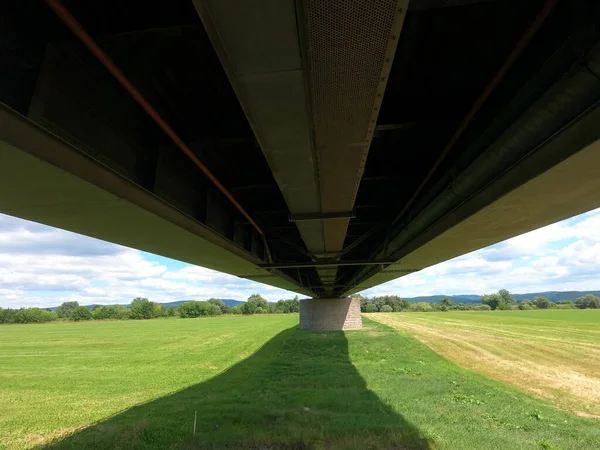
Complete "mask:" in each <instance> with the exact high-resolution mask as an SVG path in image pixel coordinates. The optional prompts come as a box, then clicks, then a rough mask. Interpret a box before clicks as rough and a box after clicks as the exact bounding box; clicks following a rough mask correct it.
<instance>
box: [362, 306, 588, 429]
mask: <svg viewBox="0 0 600 450" xmlns="http://www.w3.org/2000/svg"><path fill="white" fill-rule="evenodd" d="M519 313H521V314H522V316H521V317H519V316H515V315H514V314H511V315H503V314H504V313H502V312H489V313H487V312H486V313H473V312H451V313H422V314H419V313H404V314H402V313H400V314H399V313H376V314H367V316H368V317H369V318H371V319H373V320H376V321H378V322H381V323H383V324H385V325H388V326H391V327H393V328H396V329H400V330H403V331H405V332H407V333H408V334H409V335H410V336H413V337H415V338H417V339H418V340H420V341H421V342H423V343H424V344H425V345H427V346H428V347H430V348H431V349H432V350H434V351H436V352H437V353H439V354H441V355H443V356H445V357H447V358H449V359H450V360H452V361H454V362H456V363H458V364H460V365H462V366H463V367H466V368H469V369H472V370H476V371H478V372H481V373H483V374H485V375H487V376H489V377H491V378H494V379H496V380H500V381H503V382H505V383H510V384H513V385H515V386H518V387H520V388H522V389H525V390H527V391H529V392H532V393H534V394H535V395H537V396H539V397H542V398H545V399H548V400H550V401H552V402H553V403H554V404H555V405H557V406H559V407H561V408H565V409H568V410H570V411H572V412H574V413H576V414H578V415H584V416H588V417H595V418H600V336H599V335H598V328H599V324H600V311H564V314H563V315H562V316H560V319H561V320H557V319H556V317H557V316H556V313H557V311H552V315H550V314H548V315H545V313H546V312H545V311H523V312H519ZM583 315H585V317H583ZM548 317H552V318H548Z"/></svg>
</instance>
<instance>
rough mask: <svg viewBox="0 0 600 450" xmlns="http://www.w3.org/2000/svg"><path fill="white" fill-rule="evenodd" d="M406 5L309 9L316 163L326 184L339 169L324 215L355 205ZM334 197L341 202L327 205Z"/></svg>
mask: <svg viewBox="0 0 600 450" xmlns="http://www.w3.org/2000/svg"><path fill="white" fill-rule="evenodd" d="M407 5H408V1H402V0H401V1H397V0H377V1H373V0H329V1H324V0H307V1H306V2H305V14H306V21H307V23H306V30H307V41H308V48H307V51H306V53H307V59H308V71H309V83H310V91H311V101H312V114H313V123H314V136H315V143H316V147H317V158H318V159H319V162H320V163H321V162H324V163H325V164H324V165H323V166H324V167H326V168H327V170H328V173H323V171H322V170H321V171H320V172H321V173H320V178H321V179H324V178H325V177H331V176H332V174H331V173H330V172H331V166H332V162H333V163H334V164H333V165H335V166H337V167H336V168H335V169H336V170H335V172H336V177H335V178H336V179H338V181H339V182H336V183H335V185H337V186H339V189H329V190H325V191H326V192H324V193H323V194H324V195H323V208H324V209H332V208H335V209H337V208H341V209H344V208H346V209H347V208H351V207H352V205H353V203H354V197H355V194H356V189H357V187H358V183H359V181H360V176H361V175H362V170H363V168H364V163H365V160H366V156H367V152H368V149H369V145H370V142H371V137H372V135H373V130H374V127H375V122H376V120H377V115H378V112H379V107H380V104H381V100H382V99H383V94H384V90H385V85H386V82H387V76H388V74H389V70H390V68H391V64H392V59H393V57H394V52H395V49H396V42H397V41H398V38H399V34H400V29H401V25H402V20H403V17H404V14H405V12H406V6H407ZM350 161H351V163H350ZM347 162H348V163H350V164H347ZM342 180H344V181H342ZM342 190H343V191H342ZM348 190H349V192H348ZM336 191H337V192H336ZM328 195H330V196H333V197H335V201H333V202H328V198H327V196H328ZM328 203H330V205H329V207H328ZM340 203H345V205H341V204H340Z"/></svg>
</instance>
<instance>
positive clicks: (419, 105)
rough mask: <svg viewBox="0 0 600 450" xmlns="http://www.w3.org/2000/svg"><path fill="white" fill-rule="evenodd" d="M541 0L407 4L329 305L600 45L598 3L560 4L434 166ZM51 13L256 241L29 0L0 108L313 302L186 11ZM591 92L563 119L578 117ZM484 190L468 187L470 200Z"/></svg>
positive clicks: (12, 19) (176, 6) (115, 7)
mask: <svg viewBox="0 0 600 450" xmlns="http://www.w3.org/2000/svg"><path fill="white" fill-rule="evenodd" d="M545 3H546V2H545V1H542V0H530V1H525V2H524V1H522V0H496V1H462V2H460V1H457V2H447V1H445V2H442V1H421V2H419V1H418V0H413V2H412V3H411V5H410V6H409V9H408V12H407V14H406V17H405V20H404V24H403V28H402V33H401V35H400V37H399V41H398V46H397V50H396V55H395V58H394V60H393V66H392V70H391V73H390V75H389V79H388V80H387V88H386V92H385V95H384V98H383V103H382V105H381V108H380V111H379V118H378V120H377V124H376V128H375V135H374V138H373V140H372V144H371V148H370V150H369V154H368V158H367V162H366V168H365V171H364V175H363V178H362V181H361V183H360V187H359V190H358V195H357V199H356V204H355V214H354V215H355V217H353V218H352V219H351V220H350V225H349V227H348V234H347V236H346V239H345V244H344V245H345V250H343V251H342V255H341V256H340V257H339V258H338V259H339V261H341V262H342V263H345V264H348V265H343V266H341V267H340V268H339V270H338V272H337V280H336V282H335V286H336V287H335V294H336V295H342V294H343V293H345V292H347V291H349V290H351V288H352V287H354V286H356V285H357V284H358V283H359V282H361V281H362V280H365V279H367V278H369V277H370V276H372V275H373V274H374V273H376V272H377V271H379V270H381V269H382V267H383V266H363V265H361V263H363V262H369V261H370V262H372V261H373V260H376V259H394V258H398V257H401V256H402V255H403V254H405V253H406V251H407V250H406V249H407V248H409V247H410V245H411V243H413V244H414V242H416V240H415V239H417V237H418V236H420V235H421V234H422V232H424V231H425V230H427V229H429V228H430V227H431V226H432V225H433V224H435V223H437V222H438V221H439V220H440V219H441V218H442V217H443V216H444V215H445V214H447V213H448V211H451V210H453V208H455V207H456V205H449V204H448V205H445V206H440V210H439V213H438V215H437V216H435V215H432V216H431V219H429V221H423V223H422V224H420V225H418V226H420V227H422V230H421V229H419V230H416V231H415V234H414V236H415V237H414V238H411V239H408V240H407V241H406V242H404V241H403V242H402V243H398V242H399V241H398V242H397V241H395V239H396V238H397V237H398V236H399V235H400V233H401V232H402V230H404V229H406V227H407V226H408V225H409V224H411V223H412V221H413V219H414V218H416V217H418V216H419V214H420V213H421V212H422V211H424V210H425V209H426V208H427V207H429V206H431V205H432V204H434V202H435V199H436V198H439V197H440V195H441V193H442V192H443V191H444V190H445V189H447V188H448V186H449V184H450V183H452V180H454V179H455V178H456V177H458V176H460V175H461V174H464V173H467V171H468V170H471V169H470V168H471V167H472V165H473V163H474V162H475V161H478V158H480V157H482V155H485V152H486V151H487V149H489V148H490V146H491V145H492V144H493V143H494V142H495V141H496V140H497V139H498V138H499V136H501V135H502V133H503V132H505V131H506V130H507V129H508V128H509V126H510V125H511V124H512V123H513V122H514V121H515V120H517V119H518V118H519V117H520V116H521V115H522V114H523V113H524V112H525V111H528V109H529V108H531V107H532V105H534V103H535V102H536V101H537V100H538V99H540V98H541V97H542V96H543V94H544V93H545V92H546V91H548V90H549V89H550V88H551V87H552V86H554V85H556V83H557V82H559V81H560V80H562V79H564V78H565V77H568V74H570V73H575V72H576V71H577V70H579V69H580V68H581V67H582V65H585V64H586V57H587V55H588V52H589V49H591V48H592V47H593V45H594V44H596V42H597V41H598V39H599V35H598V29H599V28H598V6H597V2H595V1H583V0H581V1H579V0H578V1H566V0H564V1H561V2H559V3H558V5H557V6H556V7H555V8H554V10H553V11H552V12H551V13H550V15H549V16H548V18H547V19H546V20H545V22H544V23H543V25H542V26H541V28H540V29H539V31H538V32H537V33H535V35H534V36H533V38H532V39H531V40H530V41H529V42H528V43H527V45H526V46H525V49H524V51H523V53H522V54H521V55H520V57H519V58H517V59H516V61H515V62H514V64H513V65H512V67H511V68H510V69H509V70H508V71H507V73H506V76H505V77H504V78H503V79H502V81H501V82H500V83H499V84H498V86H497V87H496V88H495V89H494V90H493V92H491V93H490V95H489V97H488V98H487V99H486V101H485V102H484V103H483V105H482V107H481V109H480V110H479V112H478V113H477V114H476V115H475V117H474V118H473V120H472V121H471V122H470V124H469V125H468V126H467V128H466V129H465V132H464V133H463V134H462V136H461V138H460V139H458V140H457V142H456V143H455V144H454V145H453V146H452V148H450V149H449V150H448V151H447V152H445V153H444V156H443V158H442V159H440V158H441V155H442V154H443V152H444V148H445V146H446V144H447V143H448V142H449V140H450V139H451V137H452V135H453V134H454V133H455V132H456V130H457V129H458V127H459V125H460V124H461V121H462V120H463V118H464V117H465V115H466V114H467V113H468V112H469V110H470V109H471V108H472V106H473V104H474V103H475V102H476V100H477V99H478V97H479V96H480V95H481V94H482V92H483V91H484V90H485V88H486V86H487V85H488V83H489V82H490V80H491V79H492V78H493V77H494V75H495V74H496V73H497V72H498V70H499V69H500V67H501V66H502V64H503V62H504V61H505V59H506V58H507V56H508V55H509V54H510V52H511V51H512V50H513V49H514V48H515V46H516V45H517V44H518V42H519V41H520V39H521V37H522V36H523V34H524V33H525V31H526V30H527V29H528V27H529V26H530V25H531V23H532V22H533V21H534V19H535V18H536V16H537V15H538V13H539V12H540V11H541V10H542V8H543V6H544V4H545ZM63 4H64V5H65V6H66V7H67V8H68V9H69V11H70V12H71V13H72V14H73V16H75V17H76V18H77V19H78V20H79V21H80V22H81V24H82V25H83V27H84V28H85V29H86V30H87V31H88V32H89V33H90V35H91V36H92V37H93V38H94V39H95V40H96V41H97V42H98V44H99V45H100V46H101V47H102V49H103V50H104V51H105V52H106V53H107V54H108V55H109V57H110V58H111V59H112V60H113V61H114V62H115V63H116V64H117V66H119V67H120V68H121V69H122V70H123V72H124V73H125V74H126V75H127V77H129V78H130V80H131V81H132V82H133V83H134V84H135V85H136V86H137V88H138V89H139V91H140V92H141V93H142V94H143V95H144V96H145V97H146V98H147V100H148V101H149V102H150V103H151V104H152V105H153V106H154V107H155V108H156V109H157V110H158V112H159V113H160V114H161V115H162V116H163V118H164V119H165V120H166V121H167V122H168V123H169V124H170V125H171V127H172V128H173V129H174V130H175V132H176V133H177V134H178V135H179V137H180V138H181V139H182V140H183V141H184V142H185V143H186V144H187V145H188V146H189V148H190V149H191V150H192V151H193V152H194V154H195V155H196V156H197V157H198V158H199V159H200V160H201V161H202V162H203V163H204V164H205V165H206V166H207V167H208V168H209V169H210V171H212V172H213V173H214V175H215V176H216V177H217V178H218V179H219V180H220V181H221V183H222V184H223V185H224V186H225V187H226V188H227V189H228V190H229V191H230V192H231V194H232V195H233V196H234V197H235V198H236V199H237V201H239V203H240V205H241V206H242V207H243V208H244V209H245V210H246V211H247V213H248V214H249V215H250V216H251V217H252V218H253V219H254V220H255V221H256V223H257V224H258V225H259V227H260V228H261V229H262V230H263V231H264V234H265V236H266V246H265V241H263V240H262V239H261V237H260V235H259V234H258V233H257V231H256V230H255V229H254V228H253V226H252V225H251V224H250V223H249V222H248V221H247V220H246V219H245V218H244V217H243V216H242V214H240V212H239V211H238V210H236V208H235V207H233V206H232V204H231V203H230V202H229V201H228V200H227V199H226V198H225V196H224V195H223V194H222V193H221V192H219V190H218V189H216V188H215V186H214V185H213V183H211V182H210V181H209V180H208V179H207V178H206V176H205V175H204V174H203V173H202V172H201V171H200V170H199V169H198V168H197V167H196V166H195V165H194V163H193V162H192V161H191V160H190V159H189V158H188V157H186V156H185V155H184V154H183V153H182V152H181V151H180V150H179V149H178V148H177V147H176V146H175V145H174V144H173V143H172V142H171V140H170V139H169V138H168V137H167V136H166V135H165V134H164V133H163V131H161V130H160V129H159V127H158V126H157V125H156V124H155V123H154V122H153V121H152V120H151V119H150V118H149V117H148V116H147V114H146V113H145V112H144V111H143V110H142V109H141V108H140V106H139V105H138V104H137V103H135V101H133V100H132V99H131V98H130V96H129V95H128V94H127V93H126V91H125V90H124V89H123V88H122V87H121V86H120V85H119V84H118V83H117V82H116V81H115V80H114V79H113V78H112V76H111V75H110V74H109V73H108V72H107V71H106V69H105V68H104V67H103V66H102V65H101V64H100V63H99V62H98V61H97V60H96V59H95V58H94V57H93V56H92V55H91V54H90V53H89V51H88V50H87V49H86V48H85V47H84V46H83V45H82V44H81V43H79V41H78V40H77V39H76V38H75V37H74V36H73V35H72V34H71V32H70V31H68V30H67V28H66V27H65V26H64V25H63V24H62V23H61V22H60V21H59V20H58V18H57V17H56V16H55V14H54V13H53V12H52V11H51V10H50V9H49V8H48V7H47V6H46V5H45V3H44V2H43V1H41V0H21V1H18V2H2V5H1V6H0V102H2V103H4V104H5V105H6V106H8V107H9V108H11V109H13V110H15V111H16V112H18V113H19V114H21V115H23V116H26V117H27V118H28V119H30V120H31V121H33V122H35V123H36V124H38V125H40V126H41V127H43V128H45V129H46V130H49V131H50V132H52V133H53V134H55V135H57V136H59V137H60V138H62V139H64V140H65V141H67V142H68V143H69V144H71V145H73V146H74V147H76V148H77V149H78V151H80V152H81V153H83V154H84V155H86V156H87V157H89V158H91V159H93V160H94V161H96V162H98V163H99V164H101V165H103V166H105V167H107V168H108V169H110V170H111V171H113V172H116V173H117V174H118V175H119V176H121V177H122V178H124V179H125V180H127V181H129V182H131V183H132V184H133V185H135V186H137V187H139V188H141V189H143V190H144V191H146V192H148V193H150V194H151V195H153V196H155V197H156V198H157V199H159V200H160V201H162V202H164V203H165V204H167V205H169V206H170V207H172V208H174V209H176V210H178V211H179V212H181V213H183V214H184V215H186V216H187V217H189V218H190V219H192V220H193V221H196V222H198V223H199V224H202V225H204V226H206V227H208V228H210V229H211V230H212V231H214V232H216V233H218V234H219V235H220V236H222V237H224V238H226V239H228V240H230V241H231V242H232V243H234V244H235V245H237V246H239V248H240V249H241V250H242V251H244V252H247V253H248V254H249V255H251V256H252V257H253V258H258V260H260V261H262V264H263V265H267V264H269V265H271V266H275V265H286V264H287V265H296V266H302V267H290V268H285V267H283V268H279V270H280V271H281V273H283V274H285V275H286V276H287V277H289V279H291V280H293V282H294V283H296V284H297V285H298V286H300V287H302V288H304V291H306V290H309V291H312V292H313V293H314V294H315V295H316V296H319V295H321V294H322V293H323V291H321V290H320V288H319V287H316V286H320V285H321V284H322V283H321V282H320V280H319V275H318V273H317V270H316V269H315V267H310V265H311V264H316V263H322V261H318V262H316V263H315V261H313V260H314V257H312V256H311V255H310V254H308V252H307V250H306V246H305V244H304V242H303V240H302V238H301V235H300V233H299V232H298V228H297V226H296V224H295V223H294V222H291V221H290V220H289V219H290V213H289V210H288V207H287V205H286V201H285V200H284V197H283V195H282V193H281V191H280V189H279V186H278V185H277V183H276V182H275V179H274V176H273V174H272V171H271V169H270V167H269V165H268V163H267V161H266V159H265V157H264V154H263V152H262V150H261V148H260V146H259V145H258V143H257V140H256V138H255V136H254V133H253V130H252V128H251V127H250V125H249V123H248V120H247V119H246V116H245V114H244V111H243V110H242V108H241V106H240V102H239V101H238V99H237V98H236V95H235V93H234V91H233V89H232V87H231V85H230V82H229V80H228V78H227V75H226V74H225V71H224V70H223V68H222V66H221V63H220V61H219V58H218V57H217V54H216V53H215V50H214V49H213V46H212V44H211V41H210V40H209V38H208V36H207V33H206V32H205V29H204V26H203V24H202V22H201V21H200V19H199V17H198V14H197V12H196V9H195V8H194V5H193V4H192V2H191V1H189V0H171V1H168V2H148V1H118V0H106V1H101V2H89V1H84V0H77V1H74V0H65V1H64V2H63ZM594 95H595V93H594V94H593V95H592V94H590V95H588V96H587V97H586V98H587V101H588V104H581V105H580V106H579V107H578V108H579V109H577V108H575V107H574V109H573V111H572V114H571V116H570V117H566V118H565V119H564V120H565V121H568V120H571V119H572V118H573V117H575V116H576V115H577V114H580V113H581V112H582V111H583V110H584V109H585V108H587V107H588V106H589V104H591V103H593V102H594V101H595V97H594ZM561 125H562V124H560V123H559V124H558V125H557V126H561ZM555 131H556V129H551V128H548V129H547V130H545V132H544V130H540V131H539V136H538V139H537V141H536V142H533V141H532V143H531V144H527V145H525V144H523V148H522V149H521V150H520V152H521V153H519V152H514V153H513V154H511V155H508V154H507V156H506V158H505V159H503V160H502V164H497V165H495V166H493V167H492V169H493V170H492V169H490V170H492V171H491V172H490V175H489V177H490V179H491V178H492V177H493V176H495V175H497V174H499V173H501V172H503V171H504V170H505V168H506V167H508V166H511V165H512V164H514V163H515V161H518V160H519V159H520V158H521V157H522V156H523V154H526V153H527V152H529V151H531V150H532V149H533V148H534V147H535V146H536V145H538V144H539V142H541V141H543V140H544V139H546V138H547V137H548V136H550V135H551V134H552V133H554V132H555ZM566 156H568V155H566V154H565V157H566ZM436 161H437V163H436ZM435 166H437V167H436V169H435V170H434V171H433V172H432V168H433V167H435ZM494 171H495V172H494ZM430 172H431V173H430ZM486 173H487V172H486ZM428 174H429V179H428V181H427V182H426V183H423V181H424V180H425V179H426V177H427V176H428ZM534 175H535V174H531V176H534ZM486 176H488V175H486ZM484 187H485V183H484V182H482V183H481V184H480V185H479V186H474V187H473V189H474V190H475V189H483V188H484ZM513 187H514V186H513ZM415 193H417V195H415ZM493 200H494V198H492V197H490V199H489V201H493ZM0 206H1V205H0ZM444 208H445V209H444ZM471 213H472V211H471ZM464 218H465V217H463V219H464ZM415 226H416V225H415ZM442 231H444V230H443V229H440V230H439V232H442ZM394 245H395V246H394ZM313 286H315V287H313Z"/></svg>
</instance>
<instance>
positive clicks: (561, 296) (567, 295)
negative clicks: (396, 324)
mask: <svg viewBox="0 0 600 450" xmlns="http://www.w3.org/2000/svg"><path fill="white" fill-rule="evenodd" d="M587 294H592V295H595V296H598V297H600V291H547V292H530V293H527V294H513V297H514V298H515V300H516V301H517V303H519V302H521V301H522V300H525V299H528V300H533V299H534V298H535V297H546V298H547V299H548V300H550V301H551V302H557V301H559V300H572V301H574V300H576V299H578V298H579V297H583V296H584V295H587ZM403 298H404V297H403ZM444 298H449V299H451V300H452V301H453V302H454V303H480V301H481V296H480V295H471V294H465V295H428V296H423V297H411V298H404V300H408V301H409V302H411V303H416V302H426V303H439V302H440V300H442V299H444Z"/></svg>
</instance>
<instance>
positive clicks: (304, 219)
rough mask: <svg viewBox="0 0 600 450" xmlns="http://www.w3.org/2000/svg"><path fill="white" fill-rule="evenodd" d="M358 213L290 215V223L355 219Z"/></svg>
mask: <svg viewBox="0 0 600 450" xmlns="http://www.w3.org/2000/svg"><path fill="white" fill-rule="evenodd" d="M355 217H356V211H342V212H332V213H310V214H290V219H289V221H290V222H307V221H309V220H328V219H354V218H355Z"/></svg>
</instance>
